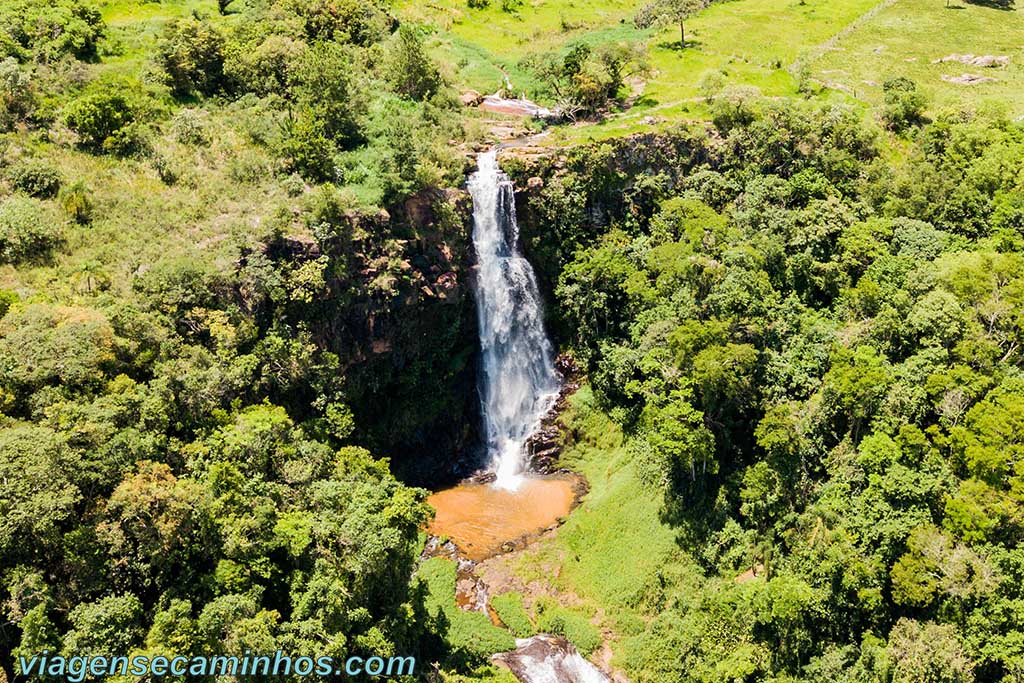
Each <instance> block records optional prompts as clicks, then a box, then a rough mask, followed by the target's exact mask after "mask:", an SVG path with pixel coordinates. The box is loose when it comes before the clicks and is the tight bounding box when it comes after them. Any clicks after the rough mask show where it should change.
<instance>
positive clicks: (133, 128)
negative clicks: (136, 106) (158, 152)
mask: <svg viewBox="0 0 1024 683" xmlns="http://www.w3.org/2000/svg"><path fill="white" fill-rule="evenodd" d="M150 137H151V136H150V130H149V127H148V126H146V125H143V124H142V123H139V122H138V121H133V122H132V123H129V124H128V125H126V126H123V127H122V128H119V129H118V130H116V131H114V132H113V133H112V134H111V135H110V136H108V137H107V139H105V140H104V141H103V144H102V145H101V149H102V150H103V151H104V152H106V153H107V154H113V155H114V156H119V157H143V156H147V155H148V154H150V153H151V152H152V141H151V139H150Z"/></svg>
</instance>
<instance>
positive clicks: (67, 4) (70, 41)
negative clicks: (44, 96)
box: [0, 0, 105, 62]
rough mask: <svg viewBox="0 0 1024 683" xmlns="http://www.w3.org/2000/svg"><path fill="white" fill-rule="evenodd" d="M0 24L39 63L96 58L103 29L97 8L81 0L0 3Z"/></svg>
mask: <svg viewBox="0 0 1024 683" xmlns="http://www.w3.org/2000/svg"><path fill="white" fill-rule="evenodd" d="M0 26H3V27H4V28H5V29H6V32H7V33H8V34H9V35H10V37H11V38H12V39H13V41H12V42H14V43H15V44H16V45H20V46H22V47H23V48H24V49H26V50H27V51H28V52H30V53H31V56H32V57H33V58H34V60H35V61H39V62H52V61H55V60H57V59H59V58H61V57H63V56H64V55H73V56H75V57H77V58H78V59H91V58H93V57H95V56H96V45H97V43H98V42H99V39H100V38H101V37H103V33H104V28H105V26H104V23H103V19H102V17H101V16H100V12H99V10H98V9H96V8H95V7H93V6H92V5H90V4H86V3H84V2H82V1H81V0H50V1H49V2H39V1H38V0H15V1H14V2H7V3H4V4H3V5H2V6H0Z"/></svg>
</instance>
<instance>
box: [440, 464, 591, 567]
mask: <svg viewBox="0 0 1024 683" xmlns="http://www.w3.org/2000/svg"><path fill="white" fill-rule="evenodd" d="M577 486H578V481H577V479H576V478H573V477H569V476H556V477H544V478H539V477H538V478H536V479H526V480H525V481H524V482H523V483H522V484H521V485H520V486H519V488H518V489H517V490H515V491H507V490H505V489H499V488H496V487H494V486H491V485H490V484H462V485H460V486H456V487H454V488H450V489H445V490H444V491H438V492H437V493H435V494H433V495H432V496H430V497H429V498H427V502H428V503H429V504H430V505H432V506H433V507H434V509H435V510H437V516H436V517H435V518H434V521H433V522H432V523H431V524H430V526H429V527H428V529H427V531H428V532H429V533H431V534H433V535H435V536H445V537H448V538H449V539H451V540H452V541H453V542H454V543H455V545H456V546H458V548H459V551H460V552H461V553H462V554H463V555H464V556H465V557H467V558H469V559H471V560H483V559H486V558H488V557H490V556H492V555H496V554H497V553H499V552H501V547H502V544H504V543H506V542H510V541H516V540H519V539H521V538H523V537H524V536H531V535H534V534H538V533H540V532H541V531H543V530H545V529H547V528H548V527H551V526H553V525H554V524H556V523H557V522H558V520H559V518H561V517H565V516H566V515H568V514H569V511H570V510H571V509H572V506H573V503H574V502H575V500H576V496H577Z"/></svg>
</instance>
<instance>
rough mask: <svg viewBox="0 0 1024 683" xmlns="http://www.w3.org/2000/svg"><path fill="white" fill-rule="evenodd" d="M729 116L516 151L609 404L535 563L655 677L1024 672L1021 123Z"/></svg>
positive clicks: (534, 571)
mask: <svg viewBox="0 0 1024 683" xmlns="http://www.w3.org/2000/svg"><path fill="white" fill-rule="evenodd" d="M895 111H896V110H895V109H889V110H887V115H888V116H889V118H887V119H886V120H887V121H888V122H889V124H890V126H894V125H895V124H896V120H895V119H893V118H891V115H892V114H893V113H894V112H895ZM900 111H904V112H906V110H905V109H900ZM714 115H715V118H714V126H713V128H711V129H709V130H707V131H699V130H691V131H687V132H677V133H673V134H669V135H646V136H637V137H634V138H627V139H618V140H613V141H609V142H607V143H604V144H601V145H591V146H585V147H580V148H575V149H572V150H569V151H568V152H565V153H564V154H562V155H559V156H557V157H554V158H546V159H545V158H541V159H537V158H532V159H527V160H519V161H516V160H515V159H514V158H509V159H506V160H505V166H506V167H507V168H510V169H512V170H513V171H514V173H515V175H516V176H517V178H519V179H520V183H519V186H520V187H527V186H529V187H530V188H532V189H531V190H529V191H526V192H524V193H523V195H522V197H521V198H520V202H519V204H520V211H519V216H520V220H521V222H522V224H523V228H522V229H523V234H524V237H525V239H526V240H527V244H528V247H529V253H530V255H531V258H532V259H533V261H534V263H536V264H537V265H538V266H539V267H540V268H542V270H543V271H544V272H545V273H546V274H547V277H548V280H549V281H551V282H554V283H555V292H554V294H555V303H556V306H555V310H554V311H553V323H554V328H555V329H556V330H558V331H559V332H560V334H561V335H563V338H564V339H565V341H566V342H567V345H568V346H569V347H571V349H572V350H573V352H574V353H575V354H576V357H577V359H578V360H579V361H581V362H582V363H583V364H584V366H585V367H586V369H587V372H588V374H589V378H590V383H591V386H592V390H593V400H589V399H588V398H586V397H581V398H580V400H579V406H578V408H577V412H578V414H579V416H578V417H576V418H573V419H572V420H571V421H570V426H571V428H572V429H573V430H574V432H575V434H576V438H577V439H578V440H579V442H580V445H579V446H578V447H577V449H576V450H575V451H571V452H570V453H569V456H568V457H569V458H570V460H569V461H570V462H573V463H577V466H579V467H581V468H582V469H583V470H584V471H586V472H588V473H589V474H590V476H591V484H592V486H593V490H592V495H591V496H590V497H589V498H588V499H587V501H586V502H585V503H584V505H583V506H582V507H581V508H580V510H579V511H577V513H575V514H574V516H573V518H572V519H571V520H570V522H569V523H568V524H567V526H566V527H565V528H563V529H561V530H560V531H559V534H558V535H557V536H556V537H554V538H551V539H548V540H546V541H545V542H543V543H541V544H538V546H537V547H536V548H534V549H532V550H529V551H527V552H526V553H525V555H524V557H523V558H522V559H521V560H520V561H519V562H518V564H517V565H516V566H515V567H514V569H515V571H516V573H517V574H518V575H519V577H520V578H521V579H522V580H523V581H525V582H526V583H527V584H528V585H530V584H531V582H532V585H533V589H532V590H534V592H535V593H536V594H537V595H541V596H543V595H545V594H549V593H551V592H552V590H554V591H555V592H558V593H561V594H563V595H571V596H573V599H572V600H571V601H567V602H566V606H567V607H570V608H572V609H574V610H576V611H577V612H579V613H582V614H583V615H585V616H589V617H591V618H592V619H593V620H594V621H595V623H597V624H598V625H599V626H600V627H601V628H603V629H606V630H607V632H608V633H609V638H611V639H612V641H613V642H614V645H613V650H614V651H615V653H616V659H615V660H613V661H614V662H615V663H616V664H617V666H619V667H621V668H622V669H623V670H624V671H625V673H626V674H627V675H628V676H629V678H630V680H633V681H640V682H651V683H655V682H657V683H667V682H670V681H734V680H749V681H754V680H805V681H829V680H842V681H932V680H942V681H1003V682H1005V683H1009V682H1011V681H1019V680H1020V676H1021V674H1022V671H1024V668H1022V667H1024V648H1022V646H1021V643H1022V640H1021V638H1022V635H1024V621H1022V615H1024V610H1022V606H1024V593H1022V588H1021V587H1022V578H1024V575H1022V569H1024V551H1022V548H1021V545H1020V544H1021V541H1022V540H1024V488H1022V487H1024V469H1022V464H1021V459H1020V457H1019V454H1020V450H1021V439H1022V436H1024V422H1022V416H1024V375H1022V366H1024V356H1022V347H1021V342H1022V341H1024V339H1022V334H1024V327H1022V326H1021V321H1022V319H1024V318H1022V315H1024V256H1022V248H1024V130H1022V129H1021V127H1020V126H1019V125H1018V124H1015V123H1012V122H1010V121H1008V120H1007V119H1005V118H1000V117H997V118H987V117H984V116H978V115H975V114H971V113H969V112H963V111H954V112H949V113H948V114H946V115H943V116H940V117H937V118H936V119H935V120H934V121H933V122H931V123H927V124H910V125H908V126H907V127H906V128H904V129H903V133H902V137H901V138H899V144H900V145H901V146H902V152H903V154H902V156H901V157H900V158H898V159H894V158H891V156H890V154H889V153H888V152H887V151H886V148H887V146H888V145H889V144H892V143H893V142H894V140H893V139H891V138H890V135H891V133H888V132H885V131H883V130H881V129H880V128H878V127H874V126H866V125H865V124H864V123H862V122H861V120H860V116H859V115H858V113H857V112H856V111H854V110H852V109H850V108H847V107H842V106H833V105H826V106H818V105H811V104H804V105H798V104H794V103H783V102H779V101H773V100H759V101H756V102H753V103H749V102H748V103H747V104H745V105H743V106H732V105H728V104H727V103H724V102H723V103H720V104H719V106H718V107H716V109H715V110H714ZM903 123H904V124H906V121H904V122H903ZM528 177H533V178H534V179H533V180H532V181H531V182H529V183H527V182H526V179H527V178H528ZM604 415H607V416H610V418H611V420H612V424H611V425H609V424H608V423H607V422H606V421H607V419H608V418H606V417H604ZM616 492H620V493H616ZM639 492H642V493H639ZM654 510H660V523H658V524H655V523H652V516H653V511H654ZM673 537H674V538H675V540H676V542H677V543H678V548H676V549H673V548H671V547H666V546H665V541H666V539H669V538H673ZM641 548H642V549H643V550H641ZM648 551H649V552H650V553H651V555H652V556H653V557H654V558H655V561H654V562H651V561H650V557H647V556H644V555H643V554H644V553H646V552H648ZM638 555H639V557H638ZM596 568H602V570H601V571H596V570H595V569H596Z"/></svg>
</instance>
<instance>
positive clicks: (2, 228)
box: [0, 194, 61, 263]
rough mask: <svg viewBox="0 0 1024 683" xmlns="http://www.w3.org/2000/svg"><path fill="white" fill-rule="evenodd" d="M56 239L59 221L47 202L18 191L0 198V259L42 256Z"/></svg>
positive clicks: (0, 260)
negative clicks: (44, 202)
mask: <svg viewBox="0 0 1024 683" xmlns="http://www.w3.org/2000/svg"><path fill="white" fill-rule="evenodd" d="M60 238H61V229H60V224H59V223H58V222H57V219H56V216H54V214H53V212H52V211H50V210H49V207H48V206H47V205H45V204H43V203H41V202H39V201H38V200H35V199H31V198H29V197H26V196H25V195H21V194H15V195H10V196H8V197H6V198H4V199H0V262H4V263H18V262H21V261H28V260H32V259H36V258H40V257H45V256H46V255H47V254H48V253H49V252H50V250H51V249H53V247H54V246H55V245H56V244H57V243H58V242H59V241H60Z"/></svg>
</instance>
